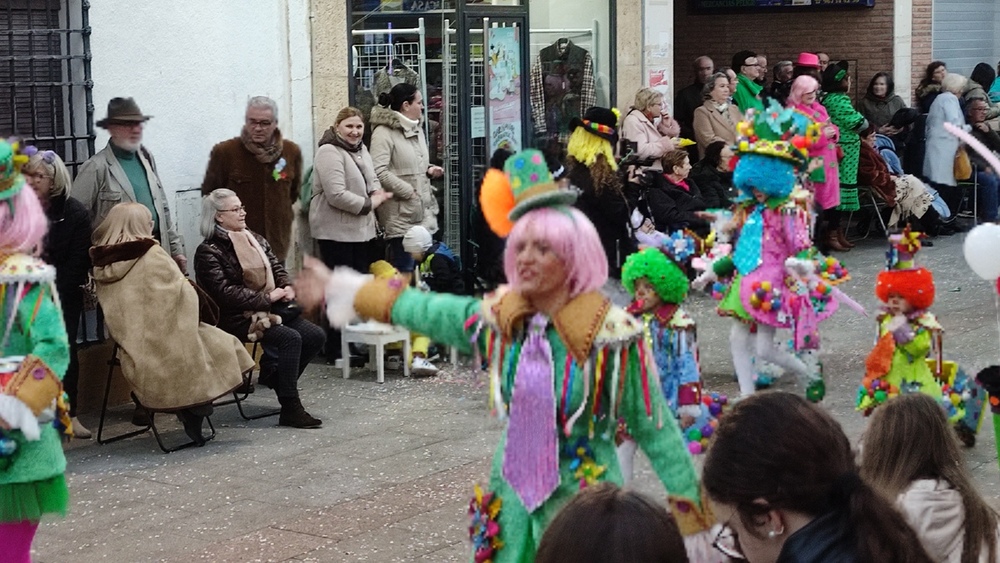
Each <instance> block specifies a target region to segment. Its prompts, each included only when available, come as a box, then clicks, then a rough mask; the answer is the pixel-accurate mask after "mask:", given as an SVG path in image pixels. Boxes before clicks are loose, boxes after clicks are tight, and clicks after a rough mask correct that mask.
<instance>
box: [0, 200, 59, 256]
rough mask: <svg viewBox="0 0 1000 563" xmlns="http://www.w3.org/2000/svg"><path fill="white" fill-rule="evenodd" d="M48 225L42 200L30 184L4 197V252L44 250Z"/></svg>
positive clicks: (0, 214) (0, 237)
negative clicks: (43, 244)
mask: <svg viewBox="0 0 1000 563" xmlns="http://www.w3.org/2000/svg"><path fill="white" fill-rule="evenodd" d="M48 227H49V221H48V218H46V216H45V211H44V210H43V209H42V204H41V203H39V202H38V196H36V195H35V192H34V190H32V189H31V187H30V186H28V185H27V184H26V185H24V187H22V188H21V189H20V191H18V192H17V193H16V194H14V195H13V196H11V197H10V198H8V199H6V200H4V201H0V249H2V250H3V251H4V252H11V251H13V252H23V253H26V254H37V253H38V252H40V251H41V250H42V241H43V240H44V239H45V233H46V232H47V231H48Z"/></svg>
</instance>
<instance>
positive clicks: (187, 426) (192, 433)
mask: <svg viewBox="0 0 1000 563" xmlns="http://www.w3.org/2000/svg"><path fill="white" fill-rule="evenodd" d="M196 410H197V409H185V410H182V411H177V418H178V419H179V420H180V421H181V424H183V425H184V433H185V434H187V435H188V438H191V441H193V442H194V443H195V444H197V445H198V447H199V448H200V447H202V446H204V445H205V443H206V442H207V440H205V436H203V435H202V433H201V427H202V424H203V423H204V422H205V417H204V416H201V415H199V414H195V412H193V411H196Z"/></svg>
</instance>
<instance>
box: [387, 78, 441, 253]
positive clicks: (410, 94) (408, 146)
mask: <svg viewBox="0 0 1000 563" xmlns="http://www.w3.org/2000/svg"><path fill="white" fill-rule="evenodd" d="M378 101H379V105H377V106H375V107H374V108H372V114H371V126H372V128H373V130H372V142H371V155H372V162H373V163H374V165H375V174H376V175H377V176H378V180H379V182H380V183H381V184H382V189H384V190H386V191H388V192H390V193H392V199H391V200H389V201H387V202H385V204H384V205H382V206H380V207H379V208H378V211H377V215H378V220H379V222H380V223H381V224H382V228H383V229H385V238H386V242H387V243H388V246H389V249H388V250H389V261H390V262H392V265H393V266H395V267H396V269H397V270H399V271H401V272H412V271H413V266H414V264H413V258H411V257H410V255H409V254H408V253H407V252H405V251H404V250H403V236H404V235H405V234H406V231H408V230H410V227H414V226H416V225H422V226H423V227H424V228H426V229H427V230H428V231H429V232H430V233H431V234H434V233H436V232H437V230H438V222H437V214H438V204H437V200H436V199H435V198H434V194H433V193H432V191H431V181H430V180H431V178H440V177H441V176H442V175H444V169H443V168H441V167H440V166H431V165H430V162H429V160H428V156H427V139H426V138H425V137H424V130H423V129H422V128H421V127H420V118H421V116H422V115H423V107H424V101H423V97H422V96H421V94H420V90H417V89H416V88H415V87H414V86H412V85H410V84H407V83H405V82H404V83H402V84H397V85H396V86H393V88H392V90H390V91H389V92H383V93H382V94H381V95H380V96H379V100H378Z"/></svg>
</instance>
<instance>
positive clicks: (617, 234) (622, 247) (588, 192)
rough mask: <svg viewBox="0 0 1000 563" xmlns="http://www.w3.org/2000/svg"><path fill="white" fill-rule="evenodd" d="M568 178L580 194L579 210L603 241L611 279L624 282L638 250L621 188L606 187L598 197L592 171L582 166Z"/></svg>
mask: <svg viewBox="0 0 1000 563" xmlns="http://www.w3.org/2000/svg"><path fill="white" fill-rule="evenodd" d="M567 177H568V178H569V182H570V184H572V185H573V186H576V187H577V188H578V189H579V190H580V197H579V198H577V200H576V208H577V209H579V210H580V211H581V212H583V214H584V215H586V216H587V218H588V219H590V222H591V223H593V224H594V227H595V228H596V229H597V234H598V235H599V236H600V237H601V246H603V247H604V253H605V254H606V255H607V260H608V275H609V276H610V277H612V278H614V279H620V278H621V269H622V264H623V263H625V258H626V257H627V256H628V255H629V254H631V253H632V252H635V250H636V249H637V247H636V245H635V243H634V242H633V240H632V233H631V232H630V231H629V227H628V218H629V207H628V203H627V202H626V201H625V195H624V194H623V193H622V191H621V187H620V185H618V184H616V185H615V186H605V187H604V189H602V190H601V193H597V191H596V190H595V188H594V181H593V178H591V176H590V169H589V168H587V167H586V166H583V165H581V164H577V165H575V166H573V167H572V168H570V170H569V173H568V174H567Z"/></svg>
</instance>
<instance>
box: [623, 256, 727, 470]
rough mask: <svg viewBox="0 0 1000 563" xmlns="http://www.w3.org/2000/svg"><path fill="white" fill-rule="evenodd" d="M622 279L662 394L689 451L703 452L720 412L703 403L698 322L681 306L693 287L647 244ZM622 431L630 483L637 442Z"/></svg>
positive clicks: (631, 260)
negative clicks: (715, 411) (649, 352)
mask: <svg viewBox="0 0 1000 563" xmlns="http://www.w3.org/2000/svg"><path fill="white" fill-rule="evenodd" d="M622 282H623V283H624V284H625V289H626V290H628V292H629V293H630V294H631V295H632V296H633V297H634V298H635V299H634V301H633V302H632V304H631V305H630V306H629V307H628V312H629V313H632V314H633V315H635V316H636V317H637V318H638V319H639V320H641V321H642V325H643V338H645V339H646V342H647V345H648V346H649V347H650V348H651V350H652V355H653V360H654V362H655V363H656V369H657V372H658V373H657V374H658V376H659V380H660V390H661V391H662V392H663V397H664V399H666V401H667V405H668V406H669V407H670V410H671V413H672V414H673V415H674V417H675V418H677V419H678V420H679V421H680V427H681V432H682V433H683V434H684V436H685V438H686V440H687V447H688V450H689V451H690V452H691V453H693V454H698V453H701V451H702V443H701V440H702V438H703V435H704V438H706V439H707V438H708V436H711V434H712V432H713V431H714V423H713V421H714V420H715V417H714V416H713V415H712V413H711V412H710V410H709V406H708V405H706V404H703V403H702V398H703V395H702V381H701V372H700V369H699V366H698V342H697V336H696V327H695V322H694V319H692V318H691V317H690V316H689V315H688V314H687V313H686V312H685V311H684V310H683V309H681V303H683V302H684V298H685V297H686V296H687V292H688V280H687V277H686V276H685V275H684V272H683V271H682V270H681V268H680V266H678V265H677V263H675V262H674V261H673V260H672V259H671V258H670V257H668V256H667V255H666V254H665V253H664V252H663V251H661V250H660V249H657V248H646V249H644V250H641V251H639V252H637V253H635V254H632V255H631V256H629V257H628V258H627V259H626V260H625V266H624V267H623V268H622ZM715 408H721V405H718V406H716V407H715ZM622 430H623V431H622V432H620V435H619V439H620V444H619V445H618V463H619V465H621V468H622V476H623V477H624V479H625V482H626V483H628V482H629V481H630V480H631V478H632V458H633V456H634V455H635V450H636V443H635V441H634V440H632V439H631V437H630V436H629V435H628V433H627V429H622Z"/></svg>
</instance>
